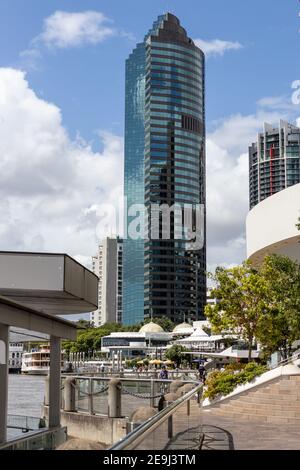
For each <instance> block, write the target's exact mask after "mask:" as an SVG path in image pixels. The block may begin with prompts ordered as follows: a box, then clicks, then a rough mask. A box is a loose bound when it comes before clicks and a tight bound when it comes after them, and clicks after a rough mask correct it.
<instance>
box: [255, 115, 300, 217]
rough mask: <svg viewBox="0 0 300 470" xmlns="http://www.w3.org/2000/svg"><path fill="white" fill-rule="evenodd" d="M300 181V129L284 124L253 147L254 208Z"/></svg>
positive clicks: (268, 131) (268, 129)
mask: <svg viewBox="0 0 300 470" xmlns="http://www.w3.org/2000/svg"><path fill="white" fill-rule="evenodd" d="M299 182H300V128H299V127H296V126H294V125H293V124H290V123H288V122H285V121H280V123H279V126H278V127H276V128H274V127H273V126H272V125H270V124H266V123H265V124H264V131H263V132H262V133H260V134H259V135H258V139H257V142H256V143H253V144H252V146H251V147H250V148H249V193H250V209H252V208H253V207H254V206H256V205H257V204H258V203H259V202H261V201H263V200H264V199H266V198H268V197H269V196H272V195H273V194H276V193H277V192H279V191H282V190H283V189H285V188H288V187H290V186H293V185H294V184H297V183H299Z"/></svg>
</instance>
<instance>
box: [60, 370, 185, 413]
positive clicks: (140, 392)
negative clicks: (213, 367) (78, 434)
mask: <svg viewBox="0 0 300 470" xmlns="http://www.w3.org/2000/svg"><path fill="white" fill-rule="evenodd" d="M66 377H70V375H63V376H62V384H61V385H62V386H61V405H62V408H63V409H64V380H65V379H66ZM72 378H74V379H75V407H76V411H78V412H81V413H89V414H92V415H97V414H98V415H107V412H108V383H109V381H110V379H111V378H112V377H90V376H72ZM120 381H121V397H122V401H121V408H122V416H127V417H129V416H130V415H131V414H132V413H133V411H134V410H135V409H136V408H137V407H139V406H146V405H148V404H149V405H150V406H151V407H154V408H157V407H158V401H159V399H160V398H161V396H162V395H165V394H166V393H168V392H169V390H170V384H171V383H172V380H170V379H169V380H162V379H153V378H151V379H146V378H138V379H137V378H120ZM188 383H194V381H193V380H183V381H182V384H183V385H184V384H188ZM131 398H132V399H131Z"/></svg>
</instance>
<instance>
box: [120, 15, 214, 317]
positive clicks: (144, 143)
mask: <svg viewBox="0 0 300 470" xmlns="http://www.w3.org/2000/svg"><path fill="white" fill-rule="evenodd" d="M204 67H205V62H204V54H203V53H202V51H201V50H200V49H199V48H197V47H196V46H195V45H194V43H193V41H192V40H191V39H190V38H188V36H187V34H186V31H185V30H184V29H183V28H182V27H181V26H180V23H179V20H178V19H177V18H176V17H175V16H174V15H171V14H169V13H167V14H166V15H162V16H160V17H159V18H158V20H157V21H156V22H155V23H154V25H153V28H152V29H151V30H150V31H149V33H148V34H147V35H146V37H145V40H144V42H143V43H142V44H139V45H138V46H137V48H136V49H135V51H134V52H133V53H132V54H131V56H130V57H129V59H128V61H127V67H126V131H125V135H126V137H125V196H126V197H127V205H128V207H129V205H130V202H131V203H135V204H136V203H144V204H145V206H146V209H147V213H148V216H149V215H150V214H151V208H152V207H153V205H162V204H166V205H168V207H172V206H173V205H174V204H180V205H181V206H182V207H183V205H184V204H189V205H193V207H195V206H196V204H203V205H204V207H205V108H204V96H205V88H204V74H205V70H204ZM137 69H139V71H140V72H141V74H140V75H139V73H137ZM139 82H142V83H143V91H142V92H140V93H138V89H140V88H141V87H139V86H138V83H139ZM137 98H138V99H139V100H140V101H139V103H137V100H136V99H137ZM136 110H139V113H137V115H135V113H136ZM138 116H140V119H138ZM158 217H159V216H158ZM148 220H149V223H148V224H147V223H146V224H145V231H146V234H147V235H148V237H146V239H145V240H139V241H136V240H131V239H130V238H127V240H126V241H125V242H124V294H123V302H124V303H123V318H124V321H125V323H133V322H134V321H136V320H142V319H143V318H144V316H145V317H159V316H167V317H169V318H170V319H171V320H173V321H175V322H181V321H184V320H185V321H187V320H197V319H201V318H203V307H204V305H205V302H206V276H205V271H206V246H205V241H204V246H203V248H202V249H201V250H197V251H195V250H191V249H190V244H189V243H188V242H187V241H186V240H185V239H184V237H183V236H182V237H178V234H176V233H175V232H176V224H175V216H174V213H173V212H171V213H170V236H169V237H168V239H162V238H161V235H162V226H161V223H162V219H161V217H160V218H159V237H156V238H153V237H152V236H151V234H152V232H151V228H152V227H151V223H152V219H151V220H150V219H148ZM130 221H131V219H130V217H128V218H127V226H128V224H129V223H130ZM204 234H205V217H204ZM137 273H138V274H137ZM131 274H132V276H131ZM127 276H128V277H127ZM126 290H127V291H126ZM133 319H134V321H133Z"/></svg>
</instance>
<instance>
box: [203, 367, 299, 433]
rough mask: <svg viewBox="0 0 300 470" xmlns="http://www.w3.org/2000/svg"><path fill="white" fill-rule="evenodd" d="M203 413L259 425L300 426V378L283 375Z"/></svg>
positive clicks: (212, 406)
mask: <svg viewBox="0 0 300 470" xmlns="http://www.w3.org/2000/svg"><path fill="white" fill-rule="evenodd" d="M203 412H204V413H210V414H212V415H216V416H223V417H228V418H236V419H241V420H247V421H255V422H260V423H276V424H298V425H300V375H288V374H285V375H280V376H278V377H276V378H273V379H272V380H268V381H266V382H265V383H260V384H257V385H256V386H253V387H251V388H248V389H247V390H244V391H241V392H240V393H238V394H235V395H232V396H229V397H228V398H226V397H224V398H223V399H222V400H221V401H218V402H215V403H213V404H211V405H209V406H205V407H203Z"/></svg>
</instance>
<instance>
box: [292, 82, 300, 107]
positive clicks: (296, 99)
mask: <svg viewBox="0 0 300 470" xmlns="http://www.w3.org/2000/svg"><path fill="white" fill-rule="evenodd" d="M292 89H293V90H296V91H294V93H293V94H292V103H293V104H296V105H298V104H300V80H295V81H294V82H293V83H292Z"/></svg>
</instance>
